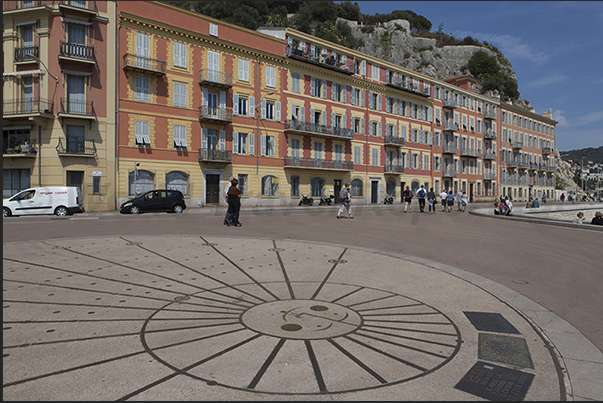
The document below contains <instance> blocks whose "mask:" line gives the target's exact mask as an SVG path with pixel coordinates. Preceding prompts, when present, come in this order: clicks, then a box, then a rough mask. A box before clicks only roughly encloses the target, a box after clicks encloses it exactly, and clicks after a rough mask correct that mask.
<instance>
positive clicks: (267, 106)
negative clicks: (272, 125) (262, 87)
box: [262, 100, 274, 120]
mask: <svg viewBox="0 0 603 403" xmlns="http://www.w3.org/2000/svg"><path fill="white" fill-rule="evenodd" d="M262 103H263V104H264V105H262V107H263V108H262V112H264V116H263V117H262V118H263V119H268V120H274V102H267V101H266V100H262Z"/></svg>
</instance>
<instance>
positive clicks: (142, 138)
mask: <svg viewBox="0 0 603 403" xmlns="http://www.w3.org/2000/svg"><path fill="white" fill-rule="evenodd" d="M134 137H135V140H136V145H137V146H144V145H150V144H151V139H150V137H149V122H141V121H139V120H137V121H135V123H134Z"/></svg>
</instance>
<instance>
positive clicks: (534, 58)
mask: <svg viewBox="0 0 603 403" xmlns="http://www.w3.org/2000/svg"><path fill="white" fill-rule="evenodd" d="M452 34H453V35H454V36H455V37H457V38H461V39H462V38H465V37H467V36H470V37H472V38H474V39H477V40H479V41H481V42H484V41H486V42H488V43H490V44H492V45H494V46H496V47H497V48H498V49H499V50H500V51H501V52H502V54H503V55H505V57H506V58H507V59H509V60H511V59H525V60H528V61H531V62H533V63H536V64H543V63H546V62H548V61H549V60H550V56H549V54H548V53H547V52H542V51H536V50H534V49H532V48H531V47H530V45H528V44H526V43H523V41H522V39H521V38H518V37H515V36H512V35H508V34H502V35H500V34H486V33H482V32H468V31H455V32H453V33H452Z"/></svg>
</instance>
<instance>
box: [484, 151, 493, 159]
mask: <svg viewBox="0 0 603 403" xmlns="http://www.w3.org/2000/svg"><path fill="white" fill-rule="evenodd" d="M484 159H485V160H495V159H496V153H495V152H493V151H488V150H486V151H484Z"/></svg>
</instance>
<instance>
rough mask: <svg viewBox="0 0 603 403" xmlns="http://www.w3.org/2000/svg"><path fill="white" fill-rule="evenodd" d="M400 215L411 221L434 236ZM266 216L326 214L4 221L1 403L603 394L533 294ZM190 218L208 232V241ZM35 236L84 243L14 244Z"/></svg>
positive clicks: (569, 338) (292, 216)
mask: <svg viewBox="0 0 603 403" xmlns="http://www.w3.org/2000/svg"><path fill="white" fill-rule="evenodd" d="M396 207H397V212H396V213H392V214H396V216H397V217H399V219H404V220H407V221H408V223H409V224H410V223H411V222H412V220H415V221H416V220H421V223H424V224H423V225H425V226H427V225H435V223H436V222H435V221H434V223H433V224H429V222H427V221H426V220H427V218H425V216H423V215H421V214H419V213H417V212H414V213H411V214H408V215H406V216H403V214H402V213H401V211H400V206H396ZM308 211H310V210H308ZM323 211H324V210H323ZM390 211H394V210H390ZM263 214H267V215H268V216H270V221H278V220H281V219H282V220H283V222H297V221H304V220H308V219H309V217H313V219H316V220H318V221H320V220H323V221H325V220H324V219H323V218H326V216H324V214H322V212H319V213H317V214H318V215H317V216H313V214H312V213H308V214H306V215H303V214H300V210H298V209H290V210H285V209H283V210H280V211H273V212H271V213H267V212H262V213H258V214H255V215H254V214H252V213H251V212H250V211H248V212H247V216H246V215H245V213H244V212H243V214H242V221H243V222H244V224H243V225H244V226H243V227H241V228H227V227H225V226H223V225H222V223H221V220H222V219H223V209H216V212H215V214H214V213H209V212H207V210H205V211H203V209H197V210H195V209H190V210H187V212H185V214H183V215H181V216H175V215H167V214H166V215H152V214H148V215H143V216H140V217H132V216H120V215H117V214H115V213H106V214H103V213H100V214H90V215H80V216H74V217H72V218H71V219H61V220H58V219H56V218H50V217H39V218H31V217H21V218H13V219H11V220H10V221H7V220H6V219H5V222H4V232H5V241H4V245H3V246H4V250H3V257H4V259H3V263H4V268H3V289H4V292H3V300H4V301H3V302H4V305H3V325H4V327H3V352H4V360H3V364H4V365H3V386H4V387H3V399H4V400H7V401H15V400H51V401H56V400H206V401H207V400H238V401H242V400H278V401H283V400H439V401H441V400H471V401H481V400H484V399H485V400H601V399H602V398H603V387H602V386H601V384H600V379H601V375H602V374H603V369H602V368H603V358H602V354H601V351H600V349H598V348H597V347H595V346H594V345H593V344H592V343H591V342H589V341H588V339H587V338H585V337H584V336H583V335H582V334H581V332H580V331H578V330H577V329H576V328H574V327H573V326H572V325H570V324H569V323H568V322H567V321H565V320H564V319H562V318H560V317H559V316H557V315H556V314H555V313H553V312H551V311H550V310H549V309H547V308H544V307H543V306H541V305H540V304H538V303H536V302H534V301H532V300H531V299H530V298H527V297H526V296H524V295H522V294H521V293H519V292H516V291H514V290H512V289H510V288H508V287H505V286H504V285H501V284H498V283H496V282H494V281H492V280H488V279H486V278H485V277H482V276H480V275H478V274H474V273H471V272H469V271H466V270H463V269H462V268H459V267H455V266H454V265H449V264H446V263H442V262H439V261H437V260H438V259H433V260H432V259H426V258H424V257H420V256H412V255H409V254H406V253H400V252H398V251H394V250H391V249H393V248H387V249H390V250H379V249H377V248H374V247H370V246H371V245H370V243H367V245H366V246H359V245H354V244H353V242H349V243H346V242H342V241H343V240H345V238H344V237H340V238H334V239H332V241H331V242H325V241H324V240H311V239H293V237H294V236H293V235H292V234H291V233H289V234H284V233H283V234H280V236H275V235H279V234H277V233H275V232H274V231H276V229H273V227H272V226H269V225H267V226H266V227H264V228H259V227H261V226H260V225H259V223H260V222H265V221H266V219H267V216H266V215H263ZM371 214H373V215H379V211H370V210H369V209H362V208H357V210H356V214H355V215H356V219H355V220H333V223H331V222H330V221H329V223H328V228H329V230H330V231H334V230H335V228H334V227H335V225H334V223H335V224H337V226H339V227H340V229H341V230H342V231H344V232H345V231H347V232H350V233H351V232H354V231H357V233H356V237H358V238H359V237H360V236H362V233H361V232H362V228H363V221H364V220H365V219H368V218H369V217H370V215H371ZM462 214H463V213H456V212H455V213H453V214H452V215H455V217H454V219H455V220H456V219H458V217H459V216H461V215H462ZM413 215H414V216H413ZM452 215H450V216H447V215H445V214H444V213H443V214H442V216H440V218H439V219H440V220H452V219H453V217H452ZM332 216H333V214H329V215H328V217H330V218H331V219H332V218H333V217H332ZM419 216H421V217H420V218H419ZM463 218H465V219H470V220H472V222H476V223H481V224H479V225H482V226H483V227H484V228H486V227H488V226H489V225H492V222H491V219H490V218H486V217H477V216H469V215H465V217H463ZM430 219H431V218H430ZM15 220H21V221H15ZM103 220H106V221H107V226H113V227H114V228H113V232H114V233H113V234H108V233H105V232H111V231H109V230H108V229H104V228H105V227H104V226H103V225H102V224H101V223H102V222H103ZM111 220H113V223H111ZM142 220H145V224H143V226H142V227H137V226H138V225H140V224H142V223H143V221H142ZM386 220H387V218H386ZM192 221H195V222H203V223H204V227H203V228H202V229H199V228H198V227H197V230H198V231H197V233H196V234H195V233H193V232H195V231H193V230H191V229H189V228H188V227H187V225H190V223H191V222H192ZM91 223H94V226H96V228H97V231H94V230H92V228H91ZM147 224H148V225H151V226H155V227H161V228H165V229H164V232H166V231H167V233H169V236H166V235H162V234H158V233H154V232H153V231H152V230H149V229H148V228H147V227H145V226H144V225H147ZM271 225H274V226H275V228H276V227H278V222H273V223H272V224H271ZM281 225H282V223H281ZM297 225H302V224H297ZM324 225H325V228H327V227H326V225H327V224H326V223H324ZM35 226H38V227H40V228H50V227H51V226H53V227H55V228H61V229H65V234H66V235H75V234H76V233H77V234H78V236H57V234H56V233H52V232H50V233H49V234H47V235H40V236H39V239H32V240H29V241H21V242H7V234H8V233H12V232H14V233H15V234H16V236H22V235H19V231H23V233H25V232H27V231H31V229H32V228H35ZM77 226H81V227H77ZM367 226H368V223H367ZM247 227H249V229H247ZM69 228H72V230H71V231H72V232H71V233H70V232H69V230H68V229H69ZM149 228H150V227H149ZM252 228H253V229H252ZM80 233H81V234H80ZM594 234H595V236H599V237H600V236H601V234H602V233H601V232H594ZM300 238H303V237H300Z"/></svg>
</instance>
